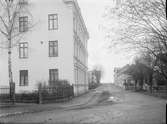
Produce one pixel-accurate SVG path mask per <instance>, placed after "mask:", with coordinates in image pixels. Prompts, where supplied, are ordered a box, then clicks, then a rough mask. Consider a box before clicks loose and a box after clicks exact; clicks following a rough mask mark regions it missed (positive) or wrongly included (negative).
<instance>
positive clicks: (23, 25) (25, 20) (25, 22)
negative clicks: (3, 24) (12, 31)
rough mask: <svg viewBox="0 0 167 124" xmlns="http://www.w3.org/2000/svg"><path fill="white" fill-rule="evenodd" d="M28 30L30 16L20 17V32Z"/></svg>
mask: <svg viewBox="0 0 167 124" xmlns="http://www.w3.org/2000/svg"><path fill="white" fill-rule="evenodd" d="M26 31H28V16H22V17H19V32H26Z"/></svg>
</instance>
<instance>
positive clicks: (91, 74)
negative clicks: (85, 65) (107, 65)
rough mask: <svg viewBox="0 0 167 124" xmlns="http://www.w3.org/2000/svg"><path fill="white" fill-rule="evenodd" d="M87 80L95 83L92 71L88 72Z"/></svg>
mask: <svg viewBox="0 0 167 124" xmlns="http://www.w3.org/2000/svg"><path fill="white" fill-rule="evenodd" d="M88 82H89V83H97V79H96V75H95V73H94V72H93V71H89V72H88Z"/></svg>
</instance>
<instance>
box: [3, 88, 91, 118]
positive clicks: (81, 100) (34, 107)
mask: <svg viewBox="0 0 167 124" xmlns="http://www.w3.org/2000/svg"><path fill="white" fill-rule="evenodd" d="M93 96H94V92H93V91H89V92H88V93H86V94H84V95H81V96H77V97H75V98H73V99H72V100H70V101H68V102H64V103H51V104H32V103H29V104H26V103H16V104H15V105H12V104H11V105H10V104H8V105H5V104H0V118H1V117H6V116H13V115H19V114H25V113H35V112H42V111H51V110H53V109H54V110H55V109H58V110H60V109H65V108H69V107H74V106H80V105H83V104H86V103H88V102H89V101H90V100H91V99H92V98H93Z"/></svg>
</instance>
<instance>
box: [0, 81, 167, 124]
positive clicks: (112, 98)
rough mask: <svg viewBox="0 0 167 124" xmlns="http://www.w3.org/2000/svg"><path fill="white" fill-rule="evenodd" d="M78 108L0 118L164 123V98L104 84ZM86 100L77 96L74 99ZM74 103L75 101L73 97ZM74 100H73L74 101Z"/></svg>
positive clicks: (78, 123)
mask: <svg viewBox="0 0 167 124" xmlns="http://www.w3.org/2000/svg"><path fill="white" fill-rule="evenodd" d="M90 94H91V95H86V97H90V96H91V99H89V101H87V102H85V104H82V105H76V106H69V107H64V108H62V109H55V110H54V109H53V110H49V111H43V112H37V113H29V114H28V113H27V114H23V115H16V116H10V117H3V118H0V122H4V123H17V124H19V123H38V124H50V123H51V124H52V123H54V124H165V123H166V121H165V120H166V119H165V117H166V115H165V112H166V108H165V107H166V103H167V101H166V100H164V99H160V98H156V97H152V96H147V95H144V94H142V93H136V92H130V91H125V90H123V89H121V88H119V87H117V86H114V85H111V84H105V85H102V86H100V87H99V88H97V89H96V90H94V91H91V92H90ZM81 99H86V98H85V96H80V98H78V100H81ZM76 100H77V98H76ZM74 101H75V100H74Z"/></svg>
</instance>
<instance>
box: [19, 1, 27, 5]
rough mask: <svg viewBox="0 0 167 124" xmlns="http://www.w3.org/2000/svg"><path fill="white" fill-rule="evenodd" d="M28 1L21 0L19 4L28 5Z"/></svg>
mask: <svg viewBox="0 0 167 124" xmlns="http://www.w3.org/2000/svg"><path fill="white" fill-rule="evenodd" d="M27 4H28V1H27V0H19V5H27Z"/></svg>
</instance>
